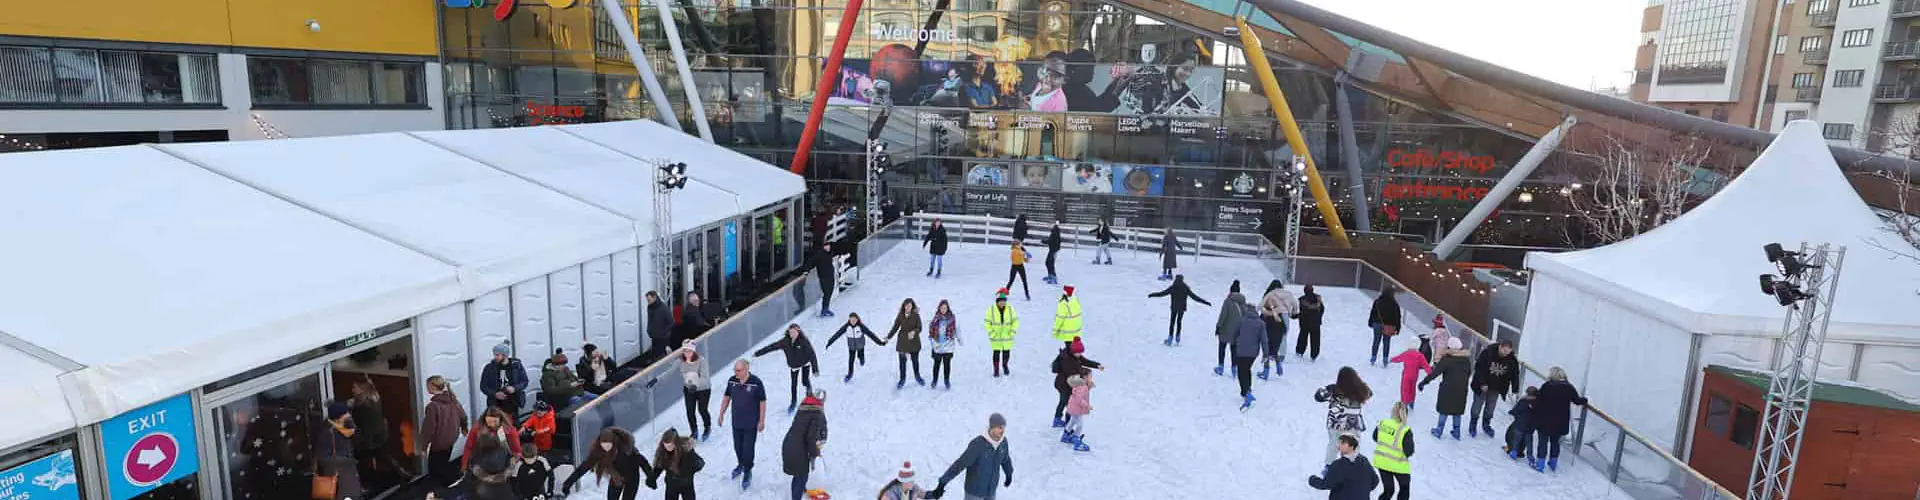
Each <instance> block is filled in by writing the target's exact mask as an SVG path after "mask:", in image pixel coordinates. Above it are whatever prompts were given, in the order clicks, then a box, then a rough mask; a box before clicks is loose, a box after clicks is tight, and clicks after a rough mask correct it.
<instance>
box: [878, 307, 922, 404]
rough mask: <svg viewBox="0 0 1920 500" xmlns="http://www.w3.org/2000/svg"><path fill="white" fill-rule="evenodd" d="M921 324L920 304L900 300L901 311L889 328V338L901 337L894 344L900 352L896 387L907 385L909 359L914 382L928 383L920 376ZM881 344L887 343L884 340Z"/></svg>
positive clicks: (895, 348)
mask: <svg viewBox="0 0 1920 500" xmlns="http://www.w3.org/2000/svg"><path fill="white" fill-rule="evenodd" d="M921 325H922V323H921V321H920V306H919V305H917V304H914V303H913V299H907V300H903V301H900V313H899V314H897V315H895V316H894V317H893V328H891V329H889V330H887V340H889V341H891V340H893V339H894V338H895V337H896V336H898V337H899V339H900V341H899V342H897V343H895V344H894V345H893V349H894V351H895V352H898V353H900V380H899V381H898V382H894V384H893V388H894V389H899V388H902V387H906V386H907V361H909V360H911V361H913V382H914V383H916V384H920V385H923V386H924V385H927V379H924V378H920V328H921ZM881 345H886V343H885V342H882V343H881Z"/></svg>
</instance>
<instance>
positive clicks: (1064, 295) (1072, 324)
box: [1053, 285, 1083, 347]
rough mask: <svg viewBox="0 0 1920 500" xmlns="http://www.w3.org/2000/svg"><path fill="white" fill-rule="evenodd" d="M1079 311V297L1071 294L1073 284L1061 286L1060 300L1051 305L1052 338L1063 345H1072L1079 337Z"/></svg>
mask: <svg viewBox="0 0 1920 500" xmlns="http://www.w3.org/2000/svg"><path fill="white" fill-rule="evenodd" d="M1080 312H1081V311H1080V298H1079V297H1074V296H1073V285H1067V286H1066V287H1065V288H1062V289H1061V293H1060V302H1058V303H1056V304H1054V306H1053V339H1054V340H1058V341H1060V343H1061V345H1062V346H1063V347H1065V346H1072V345H1073V341H1074V340H1078V339H1079V338H1080V329H1081V326H1082V324H1083V323H1082V322H1081V315H1080Z"/></svg>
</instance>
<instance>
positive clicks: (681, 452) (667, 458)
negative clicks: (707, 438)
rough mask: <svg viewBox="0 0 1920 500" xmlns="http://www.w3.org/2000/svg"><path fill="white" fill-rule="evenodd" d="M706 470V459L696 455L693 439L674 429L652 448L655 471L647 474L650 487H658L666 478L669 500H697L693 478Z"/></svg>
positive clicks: (661, 435)
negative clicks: (661, 479)
mask: <svg viewBox="0 0 1920 500" xmlns="http://www.w3.org/2000/svg"><path fill="white" fill-rule="evenodd" d="M705 468H707V461H706V459H703V458H700V454H699V453H696V452H694V451H693V436H681V435H680V433H679V432H675V431H674V430H673V429H667V431H666V432H663V433H660V443H659V444H657V445H654V448H653V470H652V471H650V472H648V473H647V487H648V488H653V487H656V486H659V485H660V484H659V480H660V478H661V476H665V477H666V487H667V496H666V500H694V491H693V475H694V474H695V473H698V472H700V469H705Z"/></svg>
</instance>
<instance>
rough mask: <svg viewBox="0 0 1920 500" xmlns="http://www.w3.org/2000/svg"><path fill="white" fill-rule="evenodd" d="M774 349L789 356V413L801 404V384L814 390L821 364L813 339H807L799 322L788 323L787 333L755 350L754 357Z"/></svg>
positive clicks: (810, 390) (808, 389)
mask: <svg viewBox="0 0 1920 500" xmlns="http://www.w3.org/2000/svg"><path fill="white" fill-rule="evenodd" d="M773 351H780V354H782V355H785V356H786V357H787V375H788V377H787V380H788V384H787V413H793V409H794V407H795V406H797V405H799V404H800V386H801V385H805V386H807V391H808V392H812V391H813V376H814V375H819V374H820V364H819V363H818V362H816V361H815V360H816V359H817V358H815V357H814V353H813V341H811V340H807V334H806V333H805V332H801V331H800V325H799V324H789V325H787V334H786V335H783V336H781V337H780V340H776V341H774V342H773V343H772V344H767V346H766V347H762V348H760V350H758V351H753V357H756V358H757V357H761V356H765V355H767V353H771V352H773Z"/></svg>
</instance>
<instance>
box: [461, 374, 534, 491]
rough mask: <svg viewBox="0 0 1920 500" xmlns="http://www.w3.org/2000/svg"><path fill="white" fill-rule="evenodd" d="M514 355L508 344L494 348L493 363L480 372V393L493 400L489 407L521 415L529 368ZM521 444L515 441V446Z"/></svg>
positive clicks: (463, 468) (463, 469)
mask: <svg viewBox="0 0 1920 500" xmlns="http://www.w3.org/2000/svg"><path fill="white" fill-rule="evenodd" d="M512 354H513V347H512V346H509V345H507V344H506V343H501V344H500V345H496V346H493V362H492V363H487V366H486V368H482V369H481V370H480V392H481V393H483V394H486V395H488V396H490V397H492V398H493V399H490V400H488V401H487V406H489V407H493V408H500V409H502V410H505V411H506V412H507V414H509V415H512V414H517V413H520V407H521V406H522V405H524V404H526V398H527V368H526V366H524V365H521V364H520V358H514V357H510V356H512ZM519 442H520V441H518V440H515V441H513V443H514V445H515V446H518V445H519ZM460 470H462V471H465V470H467V466H465V465H462V466H460Z"/></svg>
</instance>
